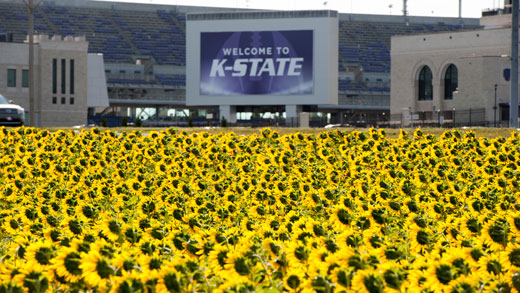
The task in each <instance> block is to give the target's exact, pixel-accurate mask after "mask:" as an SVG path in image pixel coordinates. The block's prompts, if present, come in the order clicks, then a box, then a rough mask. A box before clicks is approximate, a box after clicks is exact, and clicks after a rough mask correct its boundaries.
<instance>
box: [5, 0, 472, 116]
mask: <svg viewBox="0 0 520 293" xmlns="http://www.w3.org/2000/svg"><path fill="white" fill-rule="evenodd" d="M311 14H312V15H313V16H312V17H317V18H320V17H321V18H324V17H325V18H328V19H329V20H328V21H329V22H334V23H337V24H333V25H330V24H327V30H329V29H331V28H332V29H331V30H332V34H331V36H334V35H335V34H337V36H338V37H337V39H335V38H334V37H331V38H330V40H325V41H327V42H329V41H330V42H332V43H330V44H332V45H330V44H329V46H328V47H327V46H325V47H323V48H321V47H320V48H315V50H316V52H314V56H315V59H316V60H314V67H315V68H314V70H318V67H319V66H320V64H322V63H323V62H322V61H321V60H319V58H316V56H328V57H329V58H330V60H324V61H326V62H330V64H328V65H327V68H323V69H324V70H325V71H324V72H323V74H326V75H325V77H327V78H328V79H329V81H330V79H331V77H332V79H333V80H334V81H333V82H332V83H331V84H327V85H325V86H324V87H326V88H327V92H325V93H323V92H320V91H321V90H320V89H319V88H320V81H319V79H320V77H324V75H323V74H322V73H321V71H316V72H315V73H314V77H313V78H314V81H315V83H316V84H315V85H314V88H313V89H312V90H311V91H312V94H311V95H309V96H307V97H306V96H305V94H304V95H303V97H301V95H300V97H301V98H302V100H301V101H302V102H298V101H299V100H298V97H299V96H298V94H297V93H296V94H293V95H292V96H291V97H290V98H289V99H288V100H286V99H285V98H283V97H286V96H280V97H278V98H277V97H274V98H271V99H267V100H266V99H265V95H264V96H260V97H254V96H253V97H252V98H251V97H249V98H248V99H241V97H244V96H243V95H242V96H240V95H236V94H235V96H234V97H233V98H232V99H231V100H229V99H228V100H226V99H224V100H220V99H219V98H218V97H217V98H216V99H212V98H208V97H209V96H208V97H204V96H202V98H201V96H200V95H195V96H196V97H194V98H193V99H191V96H190V94H187V93H189V92H190V84H197V85H194V87H197V88H198V79H197V78H200V76H198V75H196V74H192V73H191V72H190V70H192V69H189V68H190V64H189V63H190V62H187V61H190V60H189V59H187V55H189V54H190V52H191V51H192V50H191V49H190V50H187V40H189V33H188V28H189V26H190V25H189V24H190V22H192V23H199V24H200V23H202V22H204V21H205V20H206V21H207V22H208V23H210V26H213V27H212V30H213V31H215V30H216V31H219V30H220V31H222V29H219V28H218V26H219V25H222V26H223V27H226V30H228V31H241V30H243V28H242V25H243V22H242V23H240V20H243V21H248V20H249V21H250V20H251V19H257V20H259V19H261V18H263V19H264V20H265V22H266V23H273V21H274V23H273V27H276V26H277V24H281V25H282V27H283V26H284V25H285V27H287V25H289V26H290V25H291V23H292V22H291V19H292V20H298V19H299V20H303V22H304V23H305V20H308V17H310V15H311ZM216 17H218V18H219V19H218V20H216ZM317 18H316V19H317ZM190 19H192V20H193V21H192V20H190ZM230 20H231V22H229V21H230ZM233 20H235V21H238V22H236V23H235V24H236V25H235V26H233V25H231V26H229V23H233ZM318 22H319V21H318ZM307 23H308V22H307ZM214 25H217V28H215V27H214ZM194 27H196V26H194ZM480 27H481V26H480V23H479V20H478V19H462V18H446V17H413V16H408V15H404V16H382V15H362V14H343V13H337V12H334V11H326V10H324V11H314V12H312V11H284V12H276V11H252V10H245V9H242V10H240V9H226V8H209V7H207V8H205V7H191V6H165V5H152V4H128V3H119V2H118V3H116V2H98V1H85V0H76V1H70V0H53V1H43V2H41V3H40V4H39V5H38V6H37V7H36V8H35V10H34V34H35V47H36V51H35V52H36V55H37V56H38V57H37V58H35V59H36V63H35V64H36V73H35V81H36V82H35V87H36V89H37V90H36V93H37V95H38V96H37V101H38V103H36V108H35V114H36V115H37V116H36V117H38V118H37V121H36V122H37V123H38V125H40V126H58V125H59V126H72V125H81V124H90V123H94V124H101V123H102V122H103V123H107V125H108V126H118V125H121V124H122V123H126V121H128V122H129V123H131V122H135V121H136V119H137V120H138V121H142V124H143V125H150V126H152V125H153V126H173V125H177V126H184V125H217V124H218V123H219V121H221V120H222V118H225V119H226V120H228V121H229V122H230V123H232V124H234V125H244V126H266V125H288V126H298V125H309V126H324V125H326V124H342V125H353V126H368V125H376V124H378V123H382V122H384V121H390V120H391V119H390V64H391V61H390V42H391V38H392V36H395V35H418V34H425V33H429V34H438V33H442V32H455V31H459V30H466V31H467V30H472V29H477V28H480ZM258 28H259V29H262V26H259V27H258ZM308 29H309V30H315V28H313V27H309V28H308ZM198 32H200V30H198V31H197V33H198ZM328 32H329V31H326V30H323V33H325V34H327V33H328ZM27 35H28V13H27V7H26V6H25V5H23V4H22V3H21V2H20V1H2V2H0V41H2V42H1V43H0V49H1V51H2V57H1V58H0V91H1V92H2V93H4V94H5V95H7V96H9V97H10V98H12V99H13V100H15V102H16V103H19V104H20V105H22V106H23V107H24V108H25V109H26V110H27V109H29V106H28V98H27V93H28V89H27V86H26V85H27V68H28V63H27V60H28V58H27V56H28V50H27V48H26V47H27V46H26V44H25V43H26V41H27ZM321 35H323V34H321V33H320V34H316V36H321ZM316 39H317V37H316ZM333 47H334V48H333ZM325 49H329V50H330V51H329V52H326V53H325V52H320V51H319V50H325ZM335 55H337V58H335V57H334V56H335ZM196 59H197V58H194V60H196ZM195 69H197V68H194V69H193V70H195ZM320 70H321V69H320ZM17 80H18V82H16V81H17ZM336 81H337V82H336ZM105 88H106V91H105V90H104V89H105ZM197 88H194V89H192V92H191V93H196V92H198V90H197ZM324 95H325V96H324ZM294 98H295V99H294Z"/></svg>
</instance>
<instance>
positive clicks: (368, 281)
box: [363, 275, 385, 293]
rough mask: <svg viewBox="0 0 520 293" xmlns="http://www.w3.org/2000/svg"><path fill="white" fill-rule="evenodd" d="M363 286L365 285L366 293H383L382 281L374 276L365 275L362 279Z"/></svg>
mask: <svg viewBox="0 0 520 293" xmlns="http://www.w3.org/2000/svg"><path fill="white" fill-rule="evenodd" d="M363 284H365V288H367V290H368V292H374V293H376V292H377V293H379V292H381V293H382V292H383V289H384V287H385V285H384V284H383V281H382V280H381V279H380V278H378V277H376V276H374V275H367V276H365V277H364V278H363Z"/></svg>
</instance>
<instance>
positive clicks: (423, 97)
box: [419, 66, 433, 101]
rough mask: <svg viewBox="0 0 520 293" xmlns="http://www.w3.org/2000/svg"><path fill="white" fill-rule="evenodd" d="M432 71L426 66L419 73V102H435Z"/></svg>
mask: <svg viewBox="0 0 520 293" xmlns="http://www.w3.org/2000/svg"><path fill="white" fill-rule="evenodd" d="M432 78H433V75H432V71H431V70H430V67H428V66H424V67H423V68H422V69H421V72H420V73H419V101H431V100H433V85H432Z"/></svg>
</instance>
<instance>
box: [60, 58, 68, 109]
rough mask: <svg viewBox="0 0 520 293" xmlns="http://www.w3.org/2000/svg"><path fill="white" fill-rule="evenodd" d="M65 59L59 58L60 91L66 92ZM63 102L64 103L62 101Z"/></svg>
mask: <svg viewBox="0 0 520 293" xmlns="http://www.w3.org/2000/svg"><path fill="white" fill-rule="evenodd" d="M66 72H67V61H66V60H65V59H61V93H62V94H64V93H66V88H67V87H66V86H67V76H66ZM62 104H65V103H62Z"/></svg>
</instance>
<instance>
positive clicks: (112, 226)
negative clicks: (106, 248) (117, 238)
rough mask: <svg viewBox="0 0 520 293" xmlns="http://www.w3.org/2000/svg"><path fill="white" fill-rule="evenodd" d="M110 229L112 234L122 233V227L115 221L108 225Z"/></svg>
mask: <svg viewBox="0 0 520 293" xmlns="http://www.w3.org/2000/svg"><path fill="white" fill-rule="evenodd" d="M108 229H109V230H110V232H112V233H114V234H116V235H119V234H120V233H121V226H120V225H119V223H117V222H116V221H115V220H112V221H110V222H109V223H108Z"/></svg>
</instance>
